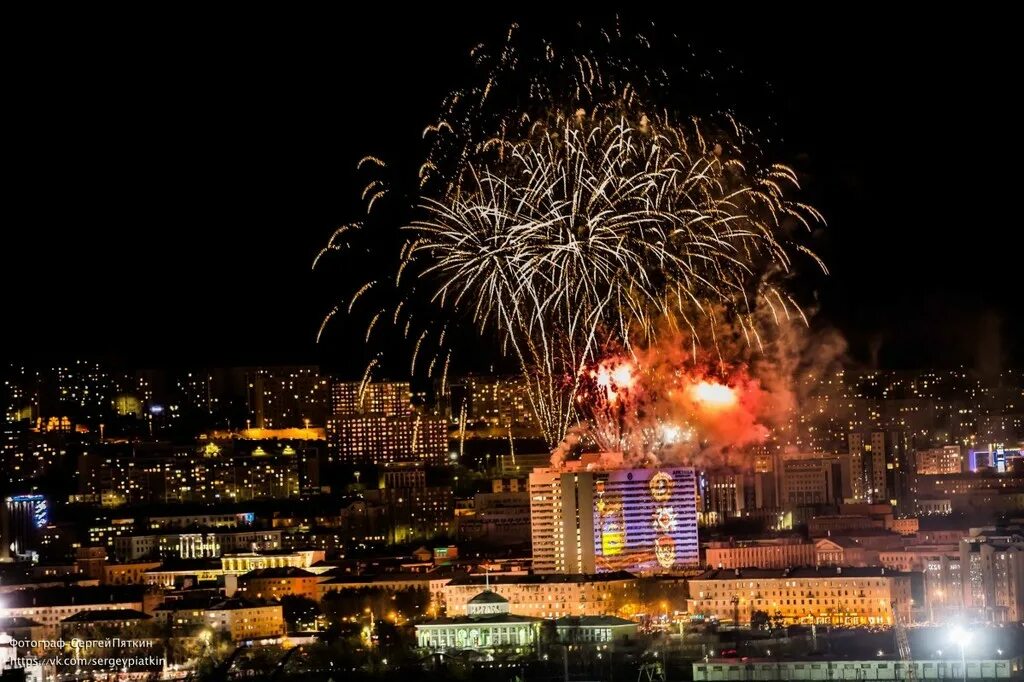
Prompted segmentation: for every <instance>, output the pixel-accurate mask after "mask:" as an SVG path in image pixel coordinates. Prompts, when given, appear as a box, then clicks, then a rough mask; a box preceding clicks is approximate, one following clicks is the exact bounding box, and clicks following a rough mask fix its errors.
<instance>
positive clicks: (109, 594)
mask: <svg viewBox="0 0 1024 682" xmlns="http://www.w3.org/2000/svg"><path fill="white" fill-rule="evenodd" d="M142 596H143V595H142V589H141V588H137V587H105V586H98V587H67V588H65V587H46V588H40V589H35V590H19V591H16V592H10V593H8V594H5V595H4V597H3V599H4V615H5V616H6V617H8V618H27V619H30V620H33V621H35V622H37V623H39V624H40V625H41V626H42V627H43V629H44V630H43V631H44V632H45V633H46V636H47V637H51V638H55V637H57V636H58V635H59V634H60V624H61V621H63V620H64V619H66V618H69V617H71V616H74V615H75V614H77V613H79V612H81V611H90V610H92V611H95V610H124V609H131V610H134V611H141V610H142Z"/></svg>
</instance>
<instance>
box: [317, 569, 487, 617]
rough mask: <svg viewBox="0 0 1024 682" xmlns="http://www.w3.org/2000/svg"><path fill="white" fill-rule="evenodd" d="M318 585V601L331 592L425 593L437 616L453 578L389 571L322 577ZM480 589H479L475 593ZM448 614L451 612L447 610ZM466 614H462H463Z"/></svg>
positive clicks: (447, 574) (445, 574)
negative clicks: (414, 591) (416, 591)
mask: <svg viewBox="0 0 1024 682" xmlns="http://www.w3.org/2000/svg"><path fill="white" fill-rule="evenodd" d="M324 578H326V579H325V580H322V581H321V582H319V583H318V584H317V591H318V593H319V597H318V598H319V599H323V598H324V596H326V595H327V594H328V593H330V592H345V591H350V590H351V591H360V590H367V589H372V590H380V591H382V592H386V593H392V594H393V593H396V592H404V591H405V590H424V591H425V592H426V593H427V594H428V595H429V604H430V606H429V609H430V611H432V612H434V613H436V612H437V611H439V610H440V609H441V607H442V606H443V605H444V598H445V592H444V587H445V585H447V584H448V582H449V581H450V580H451V579H452V574H451V572H449V571H431V572H429V573H422V572H419V573H409V572H390V573H381V574H379V575H346V574H341V575H336V576H334V577H329V576H324ZM479 591H480V590H479V589H478V590H477V592H479ZM449 613H451V611H449ZM463 613H465V612H463Z"/></svg>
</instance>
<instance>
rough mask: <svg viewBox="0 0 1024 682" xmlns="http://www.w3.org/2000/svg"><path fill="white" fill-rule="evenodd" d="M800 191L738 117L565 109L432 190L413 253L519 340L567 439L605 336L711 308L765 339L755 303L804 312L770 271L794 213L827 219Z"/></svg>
mask: <svg viewBox="0 0 1024 682" xmlns="http://www.w3.org/2000/svg"><path fill="white" fill-rule="evenodd" d="M795 186H796V177H795V174H794V173H793V172H792V171H791V170H790V169H788V168H785V167H784V166H781V165H778V164H770V165H767V166H763V167H756V166H754V165H753V163H752V161H751V160H749V159H747V158H746V157H745V156H744V149H743V147H742V135H741V130H740V128H739V127H738V126H733V127H732V128H731V130H723V129H707V128H704V127H702V125H701V123H700V122H698V121H693V120H690V121H687V122H686V124H683V125H676V124H674V123H673V122H671V121H670V120H668V119H665V118H661V119H655V118H651V117H648V116H646V115H639V116H637V115H636V114H635V113H634V114H633V115H630V113H629V112H628V111H627V109H626V107H625V104H624V103H622V102H620V103H619V108H618V113H617V115H615V116H613V115H610V114H608V115H593V114H586V113H584V112H575V113H574V114H573V115H571V116H565V115H562V114H554V115H552V117H551V120H550V121H549V122H547V123H546V124H544V125H541V124H537V123H535V124H533V125H532V126H530V134H529V136H527V137H526V138H524V139H522V140H519V141H517V142H508V141H505V142H503V143H502V160H501V161H495V162H492V163H489V164H483V165H482V166H481V167H476V166H475V165H472V164H470V166H469V168H468V169H467V171H466V173H465V175H464V181H463V182H462V183H461V184H460V186H459V187H458V188H457V189H456V190H455V191H454V192H453V193H452V194H451V197H450V198H448V199H445V200H438V199H435V200H428V201H426V202H425V203H424V205H423V208H424V210H425V211H426V216H425V217H424V218H422V219H420V220H418V221H415V222H414V223H413V224H412V225H411V226H410V227H409V229H410V230H411V231H412V232H413V233H414V235H415V239H414V241H413V246H412V247H411V248H410V250H409V253H408V260H409V261H410V262H415V263H417V267H418V271H419V273H420V274H419V277H421V278H424V279H427V280H428V281H430V282H432V284H433V287H434V289H433V291H434V295H433V300H434V302H436V303H437V304H439V305H441V306H443V307H448V308H450V309H452V310H469V311H470V315H471V318H472V320H473V321H474V322H475V323H476V325H477V326H478V328H479V330H480V332H481V333H482V334H495V335H497V337H498V338H499V339H500V341H501V343H502V344H503V345H504V346H507V347H508V348H510V349H511V352H512V353H513V354H514V356H515V357H516V359H517V360H518V361H519V363H520V365H521V367H522V368H523V370H524V373H525V376H526V378H527V380H528V381H529V383H530V395H531V399H532V401H533V406H534V409H535V411H536V413H537V416H538V419H539V421H540V424H541V426H542V428H543V430H544V433H545V435H546V436H547V437H548V439H549V440H550V441H552V442H557V441H558V440H559V439H560V438H561V437H562V435H563V434H564V433H565V432H566V430H567V429H568V428H569V427H570V426H571V425H572V423H574V422H575V421H576V420H577V419H578V416H579V415H578V411H577V409H576V406H575V405H576V404H575V403H574V401H573V397H574V396H575V395H576V393H577V391H578V388H579V383H580V378H581V377H582V373H583V371H584V369H585V368H586V367H587V366H588V365H591V364H593V363H594V362H596V361H597V360H598V359H599V358H600V357H601V354H602V352H603V350H602V349H603V348H604V347H605V346H606V345H607V344H609V343H613V344H615V345H616V346H618V347H621V348H622V349H624V350H626V351H628V350H630V349H632V348H634V347H646V346H649V345H651V344H654V343H657V339H658V336H659V327H661V326H663V325H665V324H666V323H667V324H668V326H669V327H671V328H676V329H678V328H685V329H688V330H690V331H691V332H693V331H695V330H696V329H697V328H698V327H704V326H705V325H704V320H703V318H704V317H706V316H707V315H708V314H710V311H711V309H712V308H717V309H718V310H724V311H726V314H727V315H728V316H729V318H730V319H731V320H734V321H735V322H736V323H738V325H739V326H740V328H741V329H742V330H743V333H744V334H745V335H746V336H747V337H748V338H749V339H750V341H751V343H753V344H757V343H758V342H759V338H760V334H761V332H760V331H759V329H758V328H757V325H756V324H755V323H754V318H753V315H754V312H755V310H756V308H757V307H758V306H759V305H767V306H768V308H769V309H770V310H771V311H772V313H773V315H774V316H775V317H776V318H778V319H780V320H781V319H783V318H786V317H788V316H790V315H798V314H799V313H798V312H797V311H798V310H799V309H798V308H797V307H796V306H795V305H794V304H793V301H792V299H791V298H790V296H789V295H788V294H787V293H786V292H785V291H784V290H782V289H781V288H780V287H779V285H778V284H777V283H775V281H774V280H772V279H771V278H767V277H766V273H767V272H771V271H774V272H778V273H786V272H789V271H790V269H791V267H792V254H794V253H795V252H797V251H798V249H797V245H795V244H793V243H791V240H790V239H789V238H788V237H787V236H786V235H787V230H786V226H787V223H788V222H789V221H792V222H794V223H796V224H800V225H804V226H807V227H810V225H811V224H813V223H814V222H816V221H818V220H819V219H820V216H819V215H818V214H817V212H816V211H814V210H813V209H812V208H810V207H808V206H805V205H803V204H799V203H794V202H791V201H789V200H787V198H786V190H787V188H795ZM711 329H712V335H713V332H714V330H713V327H712V328H711ZM692 336H693V341H694V343H695V345H696V344H705V343H710V344H712V345H714V343H715V340H714V338H699V336H698V335H696V334H693V335H692Z"/></svg>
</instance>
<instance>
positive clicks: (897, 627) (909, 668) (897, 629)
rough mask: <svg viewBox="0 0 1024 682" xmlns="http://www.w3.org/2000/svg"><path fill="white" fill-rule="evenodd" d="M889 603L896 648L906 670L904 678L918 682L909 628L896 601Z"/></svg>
mask: <svg viewBox="0 0 1024 682" xmlns="http://www.w3.org/2000/svg"><path fill="white" fill-rule="evenodd" d="M889 605H890V606H891V607H892V631H893V634H894V635H895V637H896V650H897V651H899V653H900V660H901V661H903V666H904V670H905V674H904V676H903V679H904V680H909V681H910V682H917V666H915V665H914V655H913V653H912V652H911V651H910V640H909V639H907V628H906V627H904V625H903V620H902V619H901V618H900V612H899V610H898V609H897V608H896V601H895V600H893V601H891V602H889ZM897 679H899V678H897Z"/></svg>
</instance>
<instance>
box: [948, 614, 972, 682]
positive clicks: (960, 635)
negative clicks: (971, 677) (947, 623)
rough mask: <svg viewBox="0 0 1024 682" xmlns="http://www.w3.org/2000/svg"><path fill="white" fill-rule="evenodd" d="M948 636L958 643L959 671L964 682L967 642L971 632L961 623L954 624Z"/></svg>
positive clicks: (965, 678)
mask: <svg viewBox="0 0 1024 682" xmlns="http://www.w3.org/2000/svg"><path fill="white" fill-rule="evenodd" d="M950 636H951V637H952V639H953V641H954V642H956V643H957V644H959V645H960V672H962V673H963V676H964V682H967V653H966V651H967V644H968V643H969V642H970V641H971V633H970V632H968V631H967V630H965V629H964V628H963V626H961V625H954V626H953V630H952V632H950Z"/></svg>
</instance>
